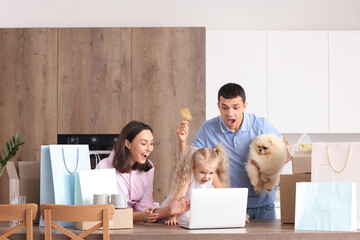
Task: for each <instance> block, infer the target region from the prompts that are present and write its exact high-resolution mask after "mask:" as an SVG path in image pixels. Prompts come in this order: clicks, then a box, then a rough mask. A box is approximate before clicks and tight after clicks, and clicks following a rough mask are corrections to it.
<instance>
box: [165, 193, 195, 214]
mask: <svg viewBox="0 0 360 240" xmlns="http://www.w3.org/2000/svg"><path fill="white" fill-rule="evenodd" d="M184 198H185V197H181V198H179V199H175V200H174V201H172V203H171V204H170V205H169V208H170V214H171V215H177V214H180V213H183V212H186V211H188V210H189V209H190V199H186V200H185V199H184Z"/></svg>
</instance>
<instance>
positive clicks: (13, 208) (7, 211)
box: [0, 203, 38, 240]
mask: <svg viewBox="0 0 360 240" xmlns="http://www.w3.org/2000/svg"><path fill="white" fill-rule="evenodd" d="M37 210H38V205H36V204H35V203H26V204H0V221H22V222H21V223H20V224H18V225H16V226H15V227H13V228H11V229H10V230H9V231H7V232H5V233H3V234H1V235H0V239H9V238H8V237H9V236H10V235H12V234H13V233H15V232H17V231H19V230H20V229H22V228H23V227H25V228H26V239H27V240H32V239H33V232H34V231H33V221H34V220H35V218H36V214H37Z"/></svg>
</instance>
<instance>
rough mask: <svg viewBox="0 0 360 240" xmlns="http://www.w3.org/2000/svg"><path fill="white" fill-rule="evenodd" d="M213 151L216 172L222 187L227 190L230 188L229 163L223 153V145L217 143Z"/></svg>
mask: <svg viewBox="0 0 360 240" xmlns="http://www.w3.org/2000/svg"><path fill="white" fill-rule="evenodd" d="M214 151H215V154H216V156H217V159H218V168H217V170H216V172H217V174H218V176H219V179H220V181H221V183H222V185H223V187H224V188H227V187H229V186H230V179H229V173H228V168H229V162H228V157H227V155H226V152H225V148H224V145H223V144H221V143H219V144H218V145H217V146H215V147H214Z"/></svg>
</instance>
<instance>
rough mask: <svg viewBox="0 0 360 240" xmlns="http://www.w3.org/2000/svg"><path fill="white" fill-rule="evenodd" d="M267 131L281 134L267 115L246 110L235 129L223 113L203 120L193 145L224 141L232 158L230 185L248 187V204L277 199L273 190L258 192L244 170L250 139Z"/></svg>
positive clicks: (229, 156) (269, 202)
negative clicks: (228, 124) (235, 130)
mask: <svg viewBox="0 0 360 240" xmlns="http://www.w3.org/2000/svg"><path fill="white" fill-rule="evenodd" d="M265 133H273V134H276V135H278V136H279V137H281V134H280V133H279V131H278V130H277V129H276V128H275V127H274V126H272V124H271V123H269V122H268V121H267V120H266V119H264V118H261V117H257V116H255V115H253V114H248V113H245V112H244V118H243V122H242V124H241V126H240V129H239V130H238V131H237V132H236V133H234V132H233V131H231V130H230V129H229V128H228V127H227V126H226V124H225V122H224V120H223V119H222V117H221V116H217V117H215V118H212V119H210V120H208V121H206V122H204V123H203V125H202V126H201V128H200V130H199V131H198V133H197V135H196V136H195V139H194V141H193V146H195V147H196V148H197V149H199V148H202V147H208V148H213V147H215V146H216V145H218V144H219V143H220V142H221V143H223V145H224V146H225V148H226V153H227V156H228V158H229V175H230V184H231V187H234V188H236V187H237V188H239V187H247V188H248V189H249V198H248V208H256V207H262V206H265V205H268V204H271V203H274V200H275V192H274V190H272V191H271V192H268V191H266V190H265V191H264V192H263V193H262V194H261V195H259V194H256V193H255V192H254V189H253V187H252V185H251V183H250V179H249V177H248V175H247V172H246V170H245V166H246V163H247V156H248V153H249V145H250V143H251V142H252V140H253V139H254V138H255V137H257V136H258V135H261V134H265Z"/></svg>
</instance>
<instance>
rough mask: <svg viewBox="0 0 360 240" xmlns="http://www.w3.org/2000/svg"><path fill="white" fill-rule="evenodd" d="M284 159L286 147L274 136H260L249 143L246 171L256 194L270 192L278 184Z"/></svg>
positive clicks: (285, 157)
mask: <svg viewBox="0 0 360 240" xmlns="http://www.w3.org/2000/svg"><path fill="white" fill-rule="evenodd" d="M286 159H287V150H286V145H285V143H284V142H283V141H282V140H281V139H280V138H279V137H278V136H277V135H275V134H262V135H259V136H257V137H256V138H255V139H254V140H253V141H252V142H251V144H250V147H249V155H248V162H247V164H246V171H247V173H248V176H249V178H250V182H251V184H252V185H253V187H254V191H255V192H256V193H261V192H262V191H263V190H264V189H267V190H269V191H271V190H272V188H273V187H274V186H275V185H276V184H278V183H279V176H280V171H281V168H282V167H283V166H284V165H285V163H286Z"/></svg>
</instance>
